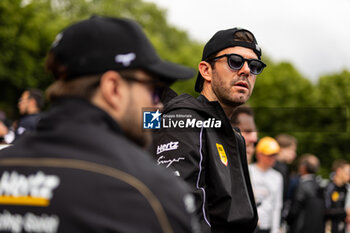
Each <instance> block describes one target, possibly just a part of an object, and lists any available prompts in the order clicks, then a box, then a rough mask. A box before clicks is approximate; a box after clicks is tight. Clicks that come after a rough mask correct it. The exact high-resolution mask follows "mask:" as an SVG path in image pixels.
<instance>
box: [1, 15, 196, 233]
mask: <svg viewBox="0 0 350 233" xmlns="http://www.w3.org/2000/svg"><path fill="white" fill-rule="evenodd" d="M46 65H47V69H48V70H49V71H50V72H51V73H52V74H53V76H54V77H55V79H56V80H55V82H54V83H53V84H52V85H51V86H50V87H49V88H48V90H47V95H48V97H49V98H50V100H51V101H52V103H53V107H52V109H51V110H50V111H49V112H48V113H47V114H46V115H45V116H44V117H43V118H42V119H41V121H40V122H39V125H38V129H37V131H36V132H35V133H28V134H26V135H24V136H23V137H21V138H20V139H19V140H18V142H17V143H16V145H15V146H13V147H10V148H9V149H4V150H2V151H1V153H0V165H1V166H0V222H6V224H0V232H11V231H12V232H52V233H54V232H130V233H135V232H156V233H157V232H159V233H161V232H162V233H164V232H169V233H172V232H174V233H176V232H181V233H182V232H183V233H190V232H198V231H197V230H198V229H199V227H198V225H197V226H196V219H195V218H194V217H193V216H194V215H192V214H191V211H193V205H194V201H193V199H192V195H191V194H189V192H188V190H187V187H186V185H185V184H184V183H183V182H182V181H180V180H178V179H176V178H175V177H174V176H173V175H172V174H170V173H169V171H167V170H165V169H163V168H159V167H157V166H155V164H154V161H153V159H152V158H151V157H150V156H149V155H148V154H147V153H146V152H144V151H143V150H142V148H141V147H145V146H146V145H147V143H149V140H150V135H148V134H145V133H144V132H143V131H142V121H141V117H142V108H144V107H147V108H151V109H157V108H159V107H161V103H160V96H161V88H162V87H164V86H166V85H168V84H170V83H172V82H174V81H175V80H177V79H188V78H190V77H192V76H193V74H194V72H193V71H192V70H191V69H189V68H186V67H183V66H180V65H176V64H173V63H169V62H165V61H163V60H161V59H160V58H159V57H158V55H157V54H156V52H155V50H154V48H153V46H152V45H151V43H150V42H149V40H148V39H147V37H146V36H145V34H144V33H143V32H142V29H141V28H140V26H139V25H138V24H136V23H135V22H134V21H131V20H127V19H119V18H108V17H98V16H95V17H92V18H90V19H87V20H83V21H81V22H78V23H76V24H73V25H71V26H69V27H67V28H66V29H65V30H64V31H63V32H61V33H60V34H58V35H57V36H56V40H55V41H54V42H53V44H52V47H51V50H50V52H49V55H48V58H47V64H46Z"/></svg>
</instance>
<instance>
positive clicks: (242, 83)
mask: <svg viewBox="0 0 350 233" xmlns="http://www.w3.org/2000/svg"><path fill="white" fill-rule="evenodd" d="M234 86H236V87H244V88H247V89H248V83H246V82H243V81H239V82H236V83H235V84H234Z"/></svg>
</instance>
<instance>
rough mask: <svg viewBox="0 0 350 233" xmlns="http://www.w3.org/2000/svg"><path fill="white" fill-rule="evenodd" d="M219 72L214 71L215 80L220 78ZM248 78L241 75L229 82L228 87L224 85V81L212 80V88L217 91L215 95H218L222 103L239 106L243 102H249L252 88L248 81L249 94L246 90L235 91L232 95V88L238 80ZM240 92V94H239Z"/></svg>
mask: <svg viewBox="0 0 350 233" xmlns="http://www.w3.org/2000/svg"><path fill="white" fill-rule="evenodd" d="M217 77H218V76H217V73H216V72H213V80H215V79H218V78H217ZM245 79H246V78H244V77H239V78H236V79H233V80H231V81H230V82H229V86H228V87H226V86H225V85H224V83H223V82H220V81H219V82H215V81H214V82H212V90H213V92H214V93H215V95H216V96H217V98H218V100H219V101H220V102H221V103H222V104H225V105H227V106H232V107H238V106H240V105H242V104H244V103H245V102H247V101H248V100H249V97H250V92H249V90H250V89H251V88H250V86H251V85H250V83H249V81H247V82H248V87H249V88H248V94H246V93H245V92H244V91H238V92H239V93H235V94H234V95H232V93H231V92H232V91H231V88H232V87H233V86H234V84H235V83H236V82H237V81H241V80H245ZM237 94H238V96H237Z"/></svg>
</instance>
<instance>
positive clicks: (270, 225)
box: [249, 137, 283, 233]
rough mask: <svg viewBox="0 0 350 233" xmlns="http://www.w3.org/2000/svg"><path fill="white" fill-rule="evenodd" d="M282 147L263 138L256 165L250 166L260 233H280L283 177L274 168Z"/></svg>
mask: <svg viewBox="0 0 350 233" xmlns="http://www.w3.org/2000/svg"><path fill="white" fill-rule="evenodd" d="M279 151H280V147H279V145H278V143H277V141H276V140H275V139H274V138H272V137H263V138H262V139H260V140H259V142H258V144H257V146H256V160H257V161H256V163H253V164H250V165H249V172H250V176H251V179H252V185H253V190H254V195H255V200H256V203H257V207H258V214H259V223H258V227H259V230H258V231H257V232H259V233H278V232H279V228H280V221H281V210H282V191H283V190H282V189H283V187H282V184H283V180H282V179H283V178H282V175H281V174H280V173H279V172H278V171H276V170H274V169H273V168H272V167H273V165H274V164H275V162H276V157H277V154H278V153H279Z"/></svg>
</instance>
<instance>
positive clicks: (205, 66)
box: [198, 61, 212, 82]
mask: <svg viewBox="0 0 350 233" xmlns="http://www.w3.org/2000/svg"><path fill="white" fill-rule="evenodd" d="M198 71H199V72H200V73H201V75H202V77H203V78H204V79H205V80H207V81H208V82H211V78H212V68H211V65H210V64H209V63H208V62H206V61H201V62H200V63H199V64H198Z"/></svg>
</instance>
